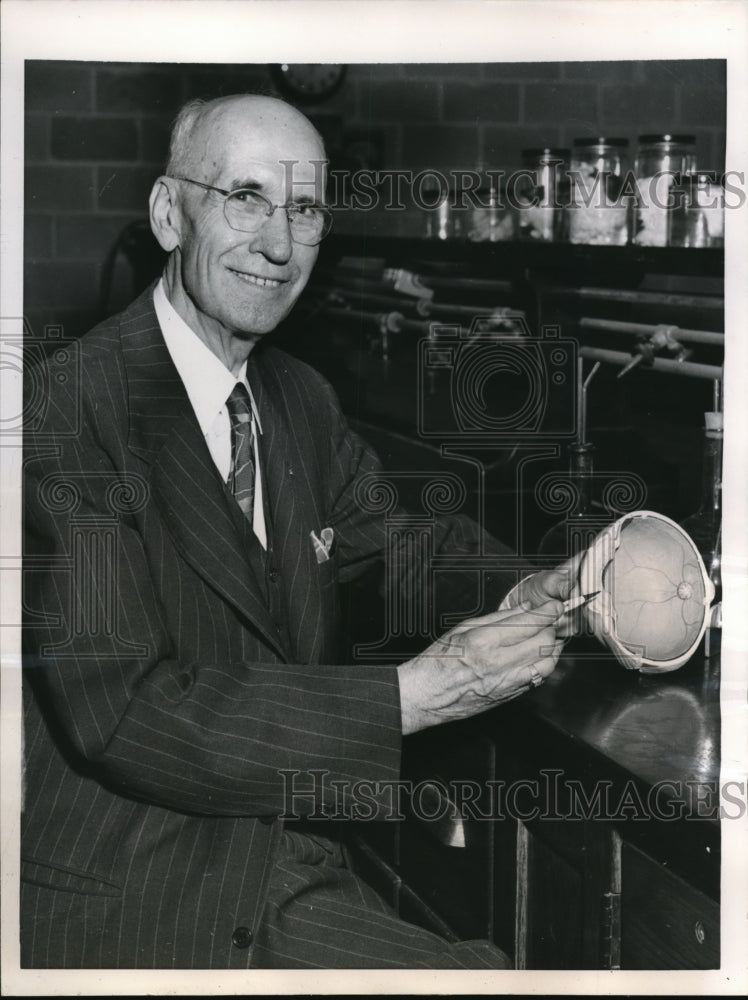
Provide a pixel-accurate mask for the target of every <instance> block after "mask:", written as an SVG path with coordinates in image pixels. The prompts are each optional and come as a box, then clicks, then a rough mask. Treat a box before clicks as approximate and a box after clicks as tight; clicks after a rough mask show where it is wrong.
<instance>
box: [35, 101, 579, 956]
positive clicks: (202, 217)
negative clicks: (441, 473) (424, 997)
mask: <svg viewBox="0 0 748 1000" xmlns="http://www.w3.org/2000/svg"><path fill="white" fill-rule="evenodd" d="M323 160H324V149H323V147H322V143H321V141H320V138H319V136H318V134H317V132H316V131H315V129H314V128H313V127H312V126H311V124H310V123H309V122H308V121H307V119H306V118H304V117H303V116H302V115H301V114H299V113H298V112H297V111H295V110H294V109H292V108H291V107H289V106H288V105H286V104H284V103H282V102H280V101H277V100H274V99H271V98H265V97H254V96H236V97H230V98H225V99H220V100H217V101H213V102H209V103H202V102H195V103H193V104H191V105H188V106H187V107H186V108H185V109H184V110H183V111H182V113H181V114H180V116H179V118H178V120H177V123H176V125H175V129H174V134H173V137H172V148H171V157H170V161H169V165H168V168H167V172H166V174H165V175H164V176H162V177H160V178H159V179H158V180H157V181H156V183H155V185H154V188H153V192H152V195H151V200H150V209H151V221H152V227H153V231H154V233H155V235H156V237H157V239H158V241H159V242H160V244H161V246H162V247H163V248H164V249H165V250H166V251H168V252H169V258H168V262H167V265H166V268H165V271H164V274H163V277H162V278H161V280H160V281H159V282H158V283H157V284H156V285H155V286H153V287H151V288H149V289H148V290H147V291H146V292H145V293H144V294H143V295H141V296H140V298H138V299H137V300H136V301H135V302H134V303H133V304H132V305H131V306H129V308H128V309H126V310H125V311H124V312H123V313H122V314H120V315H118V316H116V317H114V318H113V319H111V320H109V321H107V322H105V323H103V324H102V325H100V326H99V327H97V328H96V329H95V330H93V331H91V333H89V334H88V335H87V336H86V337H84V338H83V339H82V341H81V342H80V361H81V364H80V379H79V380H76V379H69V380H67V381H63V382H59V381H57V380H55V379H51V380H50V382H49V384H50V386H51V389H50V398H49V400H48V401H47V404H46V410H45V418H44V423H43V426H42V427H41V428H40V429H38V431H37V432H36V433H35V434H34V435H33V436H32V438H31V440H30V442H29V447H28V451H27V456H26V463H25V466H26V473H27V481H26V493H25V499H26V511H27V513H26V526H27V529H28V542H27V552H28V553H29V555H30V556H33V557H35V560H32V561H31V562H30V563H29V566H28V570H27V576H26V594H25V603H26V607H27V608H28V623H27V629H26V636H27V644H26V659H25V665H26V668H27V669H26V670H25V689H24V693H25V712H26V736H25V749H26V773H25V803H24V814H23V846H22V900H21V930H22V962H23V964H24V965H25V966H29V967H58V966H60V967H61V966H66V967H79V968H80V967H83V968H86V967H120V968H130V967H133V968H134V967H145V968H247V967H254V968H261V967H301V968H303V967H322V968H325V967H341V968H343V967H349V968H351V967H353V968H355V967H380V968H388V967H389V968H396V967H411V966H412V967H428V968H435V967H439V968H465V967H467V968H470V967H480V968H486V967H489V968H490V967H502V966H503V965H505V964H506V959H505V956H503V955H502V953H501V952H499V951H498V950H497V949H496V948H494V947H493V946H492V945H490V944H489V943H488V942H465V943H461V944H458V945H448V944H446V943H445V942H444V941H442V940H441V939H439V938H438V937H436V936H435V935H433V934H430V933H428V932H427V931H424V930H421V929H420V928H417V927H414V926H412V925H409V924H406V923H405V922H403V921H401V920H400V919H399V918H398V917H397V916H396V915H395V914H394V913H393V912H392V911H391V910H389V909H388V907H387V906H386V905H385V904H384V903H383V902H382V901H381V900H380V899H379V897H378V896H377V895H376V894H375V893H374V891H373V890H372V889H371V888H370V887H369V886H367V885H366V884H365V883H364V882H362V881H361V880H360V879H358V878H357V877H356V875H355V873H354V872H353V871H352V870H351V869H350V867H348V866H347V864H346V862H345V855H344V853H343V851H342V847H341V840H342V835H338V834H335V835H333V836H329V835H328V834H329V830H328V829H327V828H326V829H325V833H324V834H323V833H322V830H321V828H320V827H319V825H318V826H315V824H314V821H313V820H312V819H307V820H306V822H304V821H303V820H302V821H301V822H299V823H289V824H288V825H287V826H285V827H284V822H283V820H282V819H279V818H278V817H279V816H280V814H281V813H283V810H284V806H285V805H286V799H285V795H286V792H287V788H286V787H285V786H284V773H285V774H286V775H287V774H288V773H289V772H291V771H292V772H293V773H294V774H295V781H296V784H295V798H294V803H295V804H297V805H298V806H299V809H300V810H306V812H307V813H311V812H315V813H319V812H324V811H325V806H326V805H329V803H326V802H325V795H326V793H325V792H324V791H318V790H317V785H315V782H314V774H315V773H316V774H319V772H320V770H324V772H325V773H326V775H327V776H328V777H329V786H330V787H332V786H333V782H335V781H337V782H338V783H339V786H338V787H353V785H354V784H355V782H356V781H368V782H371V783H374V785H377V783H379V786H377V787H381V788H382V793H381V795H380V796H379V797H378V798H377V799H376V807H377V808H378V809H379V810H380V812H379V815H381V816H384V815H386V811H387V808H388V803H389V795H388V794H387V788H386V786H387V783H388V782H391V781H392V780H393V779H396V778H397V777H398V774H399V763H400V744H401V736H402V734H403V733H410V732H414V731H416V730H419V729H421V728H423V727H426V726H431V725H434V724H438V723H440V722H443V721H447V720H450V719H455V718H461V717H465V716H469V715H472V714H475V713H477V712H480V711H483V710H485V709H486V708H488V707H490V706H491V705H494V704H496V703H498V702H499V701H502V700H505V699H506V698H509V697H513V696H514V695H516V694H519V693H521V692H522V691H525V690H527V689H528V687H529V686H530V684H531V683H532V682H537V681H539V680H540V679H542V677H543V676H546V675H547V674H549V673H550V672H551V671H552V670H553V669H554V666H555V663H556V660H557V657H558V655H559V650H560V645H561V640H560V639H559V638H558V633H559V626H558V622H559V620H560V616H561V614H562V610H563V609H562V606H561V604H560V600H562V599H563V598H564V597H565V596H567V594H568V592H569V589H570V582H569V579H568V574H565V573H564V572H560V573H547V574H539V575H537V576H536V577H534V578H532V579H531V580H530V581H529V582H528V583H525V584H524V585H523V586H524V591H523V592H522V597H523V599H524V600H523V604H522V605H521V606H517V600H515V601H514V602H512V603H513V604H514V610H503V611H498V612H493V613H490V614H488V615H487V616H486V617H484V618H479V619H473V620H471V621H467V622H465V623H464V624H463V625H461V626H459V627H458V628H456V629H454V630H453V631H452V632H451V633H448V635H447V636H445V637H444V639H443V640H442V641H441V642H438V643H435V644H434V645H433V646H432V647H430V648H429V649H427V650H426V651H425V652H424V653H423V654H421V655H419V656H416V657H415V658H414V659H412V660H410V661H408V662H406V663H402V664H400V665H398V666H394V665H393V666H391V667H386V666H365V665H360V664H356V665H350V664H349V665H338V664H337V661H336V658H335V652H334V650H335V640H336V637H337V633H338V631H339V614H340V612H339V607H338V599H337V584H338V582H339V581H347V580H350V579H352V578H354V577H355V576H356V575H357V574H358V573H360V572H362V571H363V570H364V569H366V568H367V567H369V566H370V565H372V564H373V562H375V561H376V560H378V559H381V558H382V555H383V550H384V545H385V533H384V526H383V524H382V523H381V521H380V520H379V519H378V518H376V517H374V516H373V515H372V514H371V513H367V512H365V511H363V510H362V509H361V508H360V506H359V505H358V504H357V502H356V494H355V484H356V482H357V481H358V480H359V479H360V477H361V476H362V475H364V474H365V473H367V472H370V471H372V470H375V469H376V468H377V464H376V460H375V458H374V456H373V455H372V453H371V451H370V450H369V448H368V447H367V446H366V445H365V444H364V443H363V442H362V441H361V440H360V439H359V438H357V437H356V436H355V435H354V434H352V433H351V431H350V430H349V429H348V428H347V426H346V423H345V421H344V419H343V417H342V415H341V413H340V411H339V408H338V405H337V403H336V400H335V397H334V395H333V393H332V391H331V390H330V388H329V386H328V385H327V384H326V383H325V382H324V381H323V379H322V378H321V377H320V376H318V375H317V374H316V373H315V372H313V371H312V370H311V369H309V368H308V367H307V366H305V365H303V364H301V363H300V362H298V361H296V360H294V359H293V358H291V357H289V356H288V355H286V354H283V353H281V352H279V351H277V350H276V349H274V348H272V347H271V346H270V345H269V344H268V343H267V341H266V335H267V334H269V333H270V332H271V331H272V330H273V329H274V328H275V327H276V326H277V324H278V323H279V322H280V321H281V320H282V319H283V318H284V317H285V316H286V315H287V314H288V312H289V310H290V309H291V308H292V307H293V305H294V303H295V302H296V300H297V298H298V296H299V294H300V292H301V291H302V289H303V288H304V285H305V284H306V282H307V280H308V278H309V275H310V273H311V270H312V268H313V266H314V263H315V260H316V257H317V252H318V249H317V248H318V244H319V242H320V240H321V239H322V238H323V237H324V235H325V234H326V232H327V230H328V228H329V216H328V213H327V210H326V209H324V207H322V206H321V205H320V204H319V197H315V194H314V192H315V185H317V187H318V186H319V180H320V165H321V161H323ZM289 164H291V166H292V169H289ZM320 196H321V194H320ZM310 335H313V333H311V334H310ZM477 538H478V532H477V529H475V527H474V526H471V525H470V524H469V523H468V522H466V521H465V520H461V519H459V518H458V519H455V520H453V521H450V522H449V523H446V524H444V525H441V526H440V527H439V529H438V532H437V544H438V545H439V547H440V549H441V550H443V551H449V550H452V551H460V550H462V551H464V550H467V549H469V548H470V547H471V546H474V545H475V544H476V540H477ZM50 560H51V561H50ZM71 564H72V569H71ZM36 565H39V566H42V565H43V566H44V567H45V568H44V570H43V571H41V570H40V571H38V572H37V571H35V566H36ZM50 567H52V568H51V569H50ZM511 582H512V581H511V580H510V575H509V574H505V575H504V576H503V578H502V577H501V575H500V574H499V575H498V576H497V578H496V580H494V586H497V585H500V589H501V592H502V593H503V592H505V591H506V590H507V589H508V588H509V586H510V584H511ZM489 589H490V588H489ZM495 606H496V605H495V604H494V607H495ZM315 796H317V800H316V801H315ZM340 808H341V803H340V801H339V800H338V798H336V801H335V810H339V809H340ZM342 808H343V809H344V810H348V811H349V812H350V811H351V809H352V802H351V800H350V796H349V797H348V798H344V801H343V803H342ZM341 827H342V828H343V829H344V824H341Z"/></svg>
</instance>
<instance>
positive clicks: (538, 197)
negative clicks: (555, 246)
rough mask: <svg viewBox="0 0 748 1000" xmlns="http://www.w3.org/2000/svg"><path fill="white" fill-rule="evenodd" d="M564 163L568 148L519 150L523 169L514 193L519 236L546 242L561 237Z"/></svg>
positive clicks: (566, 196)
mask: <svg viewBox="0 0 748 1000" xmlns="http://www.w3.org/2000/svg"><path fill="white" fill-rule="evenodd" d="M568 163H569V150H568V149H551V148H550V147H548V146H546V147H544V148H542V149H524V150H522V167H523V169H522V171H521V174H520V176H519V178H518V183H517V185H516V186H515V192H514V193H515V196H516V203H517V223H518V231H519V238H520V239H522V240H538V241H541V242H546V243H550V242H553V241H554V240H562V239H563V238H564V235H565V232H564V223H565V212H564V208H565V206H566V204H567V203H568V193H567V192H568V179H567V176H566V167H567V165H568Z"/></svg>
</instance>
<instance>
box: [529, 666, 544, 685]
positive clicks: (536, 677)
mask: <svg viewBox="0 0 748 1000" xmlns="http://www.w3.org/2000/svg"><path fill="white" fill-rule="evenodd" d="M544 679H545V678H544V677H543V675H542V674H541V673H540V672H539V671H538V670H536V669H535V667H530V687H534V688H536V687H540V685H541V684H542V683H543V681H544Z"/></svg>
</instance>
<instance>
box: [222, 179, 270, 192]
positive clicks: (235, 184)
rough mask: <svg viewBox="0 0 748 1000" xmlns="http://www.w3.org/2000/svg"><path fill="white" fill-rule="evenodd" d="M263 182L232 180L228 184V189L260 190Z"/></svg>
mask: <svg viewBox="0 0 748 1000" xmlns="http://www.w3.org/2000/svg"><path fill="white" fill-rule="evenodd" d="M262 188H263V184H262V183H261V182H260V181H255V180H246V179H245V180H234V181H232V182H231V183H230V184H229V188H228V189H229V191H245V190H247V189H249V190H250V191H262Z"/></svg>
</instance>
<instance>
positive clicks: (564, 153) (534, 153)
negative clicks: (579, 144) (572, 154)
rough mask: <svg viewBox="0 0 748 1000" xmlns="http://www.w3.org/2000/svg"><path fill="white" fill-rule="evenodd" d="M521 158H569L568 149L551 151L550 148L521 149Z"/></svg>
mask: <svg viewBox="0 0 748 1000" xmlns="http://www.w3.org/2000/svg"><path fill="white" fill-rule="evenodd" d="M522 156H523V157H526V158H527V159H528V160H529V159H533V160H540V161H541V162H542V161H543V160H567V159H568V158H569V150H568V149H552V148H551V147H550V146H544V147H543V148H542V149H523V150H522Z"/></svg>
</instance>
